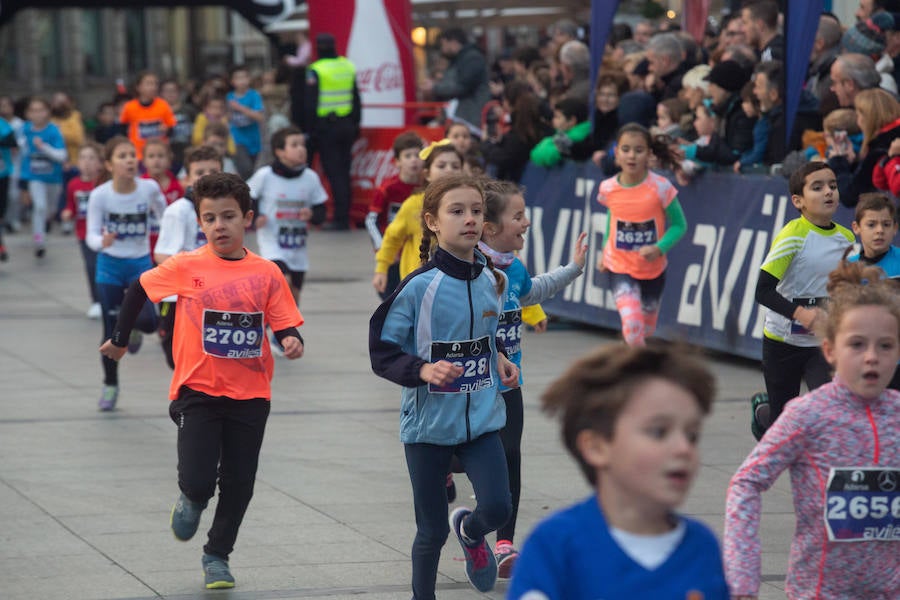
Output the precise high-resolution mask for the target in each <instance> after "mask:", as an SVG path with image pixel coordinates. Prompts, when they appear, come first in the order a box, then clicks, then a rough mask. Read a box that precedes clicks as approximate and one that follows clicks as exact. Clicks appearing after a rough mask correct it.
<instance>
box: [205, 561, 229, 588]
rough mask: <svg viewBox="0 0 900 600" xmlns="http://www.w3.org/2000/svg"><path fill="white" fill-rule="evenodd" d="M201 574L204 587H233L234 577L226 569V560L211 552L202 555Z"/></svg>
mask: <svg viewBox="0 0 900 600" xmlns="http://www.w3.org/2000/svg"><path fill="white" fill-rule="evenodd" d="M203 575H204V577H205V578H206V589H208V590H224V589H228V588H233V587H234V577H232V576H231V571H230V570H229V569H228V561H227V560H225V559H224V558H219V557H218V556H213V555H212V554H204V555H203Z"/></svg>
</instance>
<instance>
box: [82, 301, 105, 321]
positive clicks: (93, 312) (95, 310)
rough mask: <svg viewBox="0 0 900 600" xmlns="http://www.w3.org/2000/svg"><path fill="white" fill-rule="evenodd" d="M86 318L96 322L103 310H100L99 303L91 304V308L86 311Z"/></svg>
mask: <svg viewBox="0 0 900 600" xmlns="http://www.w3.org/2000/svg"><path fill="white" fill-rule="evenodd" d="M86 314H87V318H88V319H94V320H97V319H99V318H100V317H101V315H103V309H102V308H100V303H99V302H94V303H93V304H91V307H90V308H89V309H88V310H87V313H86Z"/></svg>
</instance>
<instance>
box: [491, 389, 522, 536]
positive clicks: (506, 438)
mask: <svg viewBox="0 0 900 600" xmlns="http://www.w3.org/2000/svg"><path fill="white" fill-rule="evenodd" d="M503 401H504V402H506V425H505V426H504V427H503V429H501V430H500V441H502V442H503V451H504V452H505V453H506V467H507V470H508V471H509V493H510V496H511V497H512V512H511V513H510V515H509V520H508V521H507V522H506V525H504V526H503V527H501V528H500V529H498V530H497V540H498V541H499V540H508V541H510V542H512V541H513V537H514V536H515V535H516V518H517V517H518V515H519V496H520V494H521V492H522V429H523V425H524V421H525V419H524V410H523V408H522V388H515V389H511V390H506V391H505V392H503Z"/></svg>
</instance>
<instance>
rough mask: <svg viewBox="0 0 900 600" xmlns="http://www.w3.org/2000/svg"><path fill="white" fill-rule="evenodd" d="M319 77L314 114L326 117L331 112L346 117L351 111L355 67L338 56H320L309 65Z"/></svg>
mask: <svg viewBox="0 0 900 600" xmlns="http://www.w3.org/2000/svg"><path fill="white" fill-rule="evenodd" d="M309 68H310V69H312V70H313V71H315V73H316V76H317V77H318V79H319V104H318V107H317V109H316V115H318V116H319V117H326V116H328V115H330V114H331V113H334V114H336V115H337V116H339V117H346V116H347V115H349V114H350V113H351V112H352V111H353V82H354V79H355V77H356V69H355V68H354V67H353V63H352V62H350V61H349V60H347V59H346V58H344V57H343V56H339V57H338V58H322V59H319V60H317V61H316V62H314V63H313V64H312V65H310V67H309Z"/></svg>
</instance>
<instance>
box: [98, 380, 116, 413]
mask: <svg viewBox="0 0 900 600" xmlns="http://www.w3.org/2000/svg"><path fill="white" fill-rule="evenodd" d="M118 399H119V386H117V385H104V386H103V391H102V392H100V401H99V402H98V403H97V408H99V409H100V410H102V411H109V410H113V409H114V408H115V407H116V400H118Z"/></svg>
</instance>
